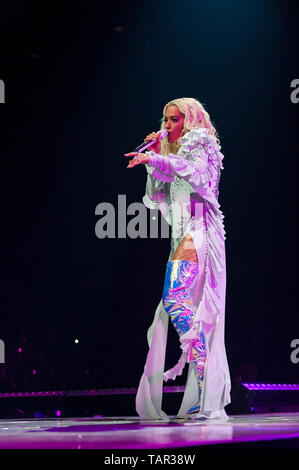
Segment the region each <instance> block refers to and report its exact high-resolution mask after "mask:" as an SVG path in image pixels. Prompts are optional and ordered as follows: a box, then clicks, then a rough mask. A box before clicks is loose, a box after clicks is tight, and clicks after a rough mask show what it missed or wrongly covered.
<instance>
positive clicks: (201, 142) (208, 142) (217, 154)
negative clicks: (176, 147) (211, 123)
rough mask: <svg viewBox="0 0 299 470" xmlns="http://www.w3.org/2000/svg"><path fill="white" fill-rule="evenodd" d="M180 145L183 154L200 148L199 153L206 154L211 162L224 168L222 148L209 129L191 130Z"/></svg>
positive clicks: (181, 140)
mask: <svg viewBox="0 0 299 470" xmlns="http://www.w3.org/2000/svg"><path fill="white" fill-rule="evenodd" d="M180 145H181V148H180V150H181V151H182V153H185V152H190V151H192V150H193V149H196V148H198V149H199V153H201V152H204V153H205V154H207V155H208V157H209V160H210V161H214V162H215V163H218V164H219V165H220V166H221V167H222V168H223V166H222V160H223V158H224V156H223V154H222V153H221V151H220V150H221V146H220V145H219V144H218V143H217V139H216V137H215V136H213V135H212V134H210V131H209V129H207V128H205V127H201V128H198V129H191V130H190V131H188V132H187V133H186V134H185V135H184V136H183V137H182V138H181V139H180Z"/></svg>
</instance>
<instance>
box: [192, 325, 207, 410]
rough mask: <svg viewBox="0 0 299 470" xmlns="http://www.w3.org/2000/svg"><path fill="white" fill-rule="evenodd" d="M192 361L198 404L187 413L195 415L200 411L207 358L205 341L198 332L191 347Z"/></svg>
mask: <svg viewBox="0 0 299 470" xmlns="http://www.w3.org/2000/svg"><path fill="white" fill-rule="evenodd" d="M191 358H192V361H193V362H194V364H195V375H196V380H197V384H198V403H197V404H196V405H195V406H193V407H192V408H190V410H189V411H188V413H197V412H198V411H200V403H201V398H202V391H203V384H204V372H205V363H206V358H207V352H206V341H205V336H204V333H203V331H200V334H199V338H198V339H196V341H195V342H194V343H193V345H192V356H191Z"/></svg>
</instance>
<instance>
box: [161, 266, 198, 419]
mask: <svg viewBox="0 0 299 470" xmlns="http://www.w3.org/2000/svg"><path fill="white" fill-rule="evenodd" d="M198 272H199V268H198V264H197V263H194V262H193V261H187V260H181V259H180V260H173V261H168V263H167V266H166V274H165V281H164V288H163V296H162V300H163V306H164V309H165V311H166V312H167V313H168V315H169V316H170V319H171V322H172V324H173V325H174V327H175V329H176V330H177V332H178V334H179V336H182V335H183V334H184V333H187V331H189V329H190V328H191V326H192V321H193V317H194V313H195V312H194V307H193V301H192V298H191V295H190V289H191V287H192V285H193V283H194V281H195V280H196V277H197V275H198ZM192 361H193V362H194V365H195V374H196V379H197V383H198V395H199V396H198V403H197V404H196V405H195V406H194V407H192V408H191V409H190V410H189V411H188V413H196V412H197V411H199V409H200V400H201V395H202V389H203V380H204V366H205V361H206V344H205V337H204V334H203V332H200V335H199V338H198V339H196V341H195V342H194V344H193V347H192Z"/></svg>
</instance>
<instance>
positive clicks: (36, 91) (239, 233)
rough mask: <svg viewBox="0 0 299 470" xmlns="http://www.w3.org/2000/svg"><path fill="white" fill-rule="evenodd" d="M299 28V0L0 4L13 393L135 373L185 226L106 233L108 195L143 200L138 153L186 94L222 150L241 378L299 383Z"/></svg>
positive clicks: (6, 367) (115, 381) (4, 284)
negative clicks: (173, 230)
mask: <svg viewBox="0 0 299 470" xmlns="http://www.w3.org/2000/svg"><path fill="white" fill-rule="evenodd" d="M298 37H299V35H298V14H297V10H296V2H290V1H275V0H272V1H257V0H251V1H242V2H237V1H219V2H206V1H200V0H198V1H188V0H187V1H185V2H181V1H176V0H172V1H168V0H165V1H155V0H153V1H138V2H137V1H130V2H106V3H105V2H104V3H103V2H98V3H97V2H95V3H94V2H92V3H91V2H89V1H85V2H82V3H81V4H74V3H68V2H60V3H59V4H56V5H55V4H54V3H53V2H45V3H41V4H38V3H32V2H11V3H7V2H6V3H5V5H1V15H0V40H1V44H0V50H1V57H0V59H1V61H0V79H2V80H3V81H4V82H5V94H6V103H5V104H2V105H0V118H1V143H0V151H1V171H0V188H1V196H0V201H1V235H0V236H1V238H0V253H1V254H0V259H1V261H0V265H1V273H0V276H1V277H0V309H1V316H0V338H1V339H2V340H3V341H4V342H5V359H6V363H5V364H1V365H0V388H1V390H0V391H1V392H3V391H15V390H16V391H26V390H57V389H61V390H68V389H88V388H94V387H96V388H113V387H136V386H137V385H138V382H139V378H140V376H141V374H142V372H143V367H144V363H145V359H146V354H147V350H148V346H147V340H146V331H147V329H148V327H149V326H150V324H151V322H152V320H153V316H154V313H155V309H156V307H157V305H158V303H159V301H160V298H161V294H162V287H163V279H164V269H165V264H166V262H167V259H168V255H169V250H170V240H169V239H161V238H159V239H150V238H146V239H141V238H137V239H130V238H129V237H126V238H123V239H119V238H115V239H99V238H97V236H96V234H95V224H96V222H97V220H99V216H96V215H95V208H96V206H97V204H99V203H101V202H110V203H111V204H113V205H114V206H115V210H116V214H117V198H118V195H121V194H123V195H126V200H127V206H129V204H131V203H132V202H141V201H142V196H143V195H144V189H145V182H146V171H145V168H143V167H136V168H134V169H127V168H126V166H127V163H128V160H127V159H126V158H125V157H123V154H124V153H126V152H128V151H130V150H132V149H133V148H134V147H135V145H137V144H139V143H140V142H141V141H142V140H143V138H144V136H145V135H147V134H148V133H149V132H151V131H154V130H157V129H158V128H159V127H160V122H159V120H160V118H161V117H162V115H161V113H162V108H163V106H164V105H165V103H167V102H168V101H170V100H171V99H173V98H179V97H184V96H191V97H195V98H197V99H199V100H200V101H201V102H202V103H203V104H204V106H205V107H206V109H207V110H208V112H209V113H210V116H211V119H212V122H213V123H214V125H215V127H216V129H217V130H218V133H219V137H220V140H221V146H222V152H223V154H224V156H225V158H224V161H223V164H224V170H223V172H222V178H221V185H220V196H219V202H220V204H221V209H222V211H223V213H224V215H225V219H224V222H225V230H226V237H227V239H226V256H227V298H226V337H225V341H226V348H227V355H228V361H229V366H230V371H231V376H232V381H234V380H235V379H236V378H237V377H238V374H241V376H242V380H244V381H256V382H262V383H263V382H267V383H275V382H277V383H295V382H298V368H299V364H293V363H292V362H291V360H290V354H291V351H292V349H291V347H290V344H291V341H292V340H293V339H295V338H298V337H299V330H298V300H297V299H298V249H297V241H298V235H297V233H298V232H297V229H296V226H297V191H296V189H297V180H298V174H297V169H298V165H297V158H298V155H299V153H298V113H299V104H295V103H292V102H291V99H290V95H291V92H292V88H291V86H290V84H291V81H292V80H293V79H296V78H299V70H298ZM147 211H148V212H149V210H147ZM148 216H149V214H148ZM131 218H132V216H127V221H129V220H130V219H131ZM76 338H77V339H78V340H79V342H78V343H75V339H76ZM19 348H21V349H22V352H19ZM178 357H179V348H178V340H177V337H176V334H175V332H174V331H173V329H172V327H171V325H170V328H169V342H168V350H167V362H166V367H168V366H169V367H171V366H173V365H174V363H175V362H176V360H177V359H178ZM239 377H240V375H239ZM176 383H178V384H180V383H184V376H183V377H180V378H179V379H178V381H177V382H176ZM170 385H171V384H170Z"/></svg>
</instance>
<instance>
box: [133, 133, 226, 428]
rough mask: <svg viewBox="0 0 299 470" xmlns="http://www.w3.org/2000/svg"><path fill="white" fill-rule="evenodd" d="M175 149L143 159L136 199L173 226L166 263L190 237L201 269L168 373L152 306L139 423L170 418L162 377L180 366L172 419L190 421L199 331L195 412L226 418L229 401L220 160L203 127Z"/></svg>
mask: <svg viewBox="0 0 299 470" xmlns="http://www.w3.org/2000/svg"><path fill="white" fill-rule="evenodd" d="M180 144H181V147H180V149H179V151H178V153H177V155H173V154H169V155H168V156H163V155H158V154H156V153H155V152H153V151H150V152H147V154H148V155H149V156H150V162H149V163H148V164H147V165H146V169H147V173H148V174H147V182H146V191H145V196H144V197H143V202H144V204H145V205H146V206H147V207H148V208H150V209H156V208H159V209H160V211H161V213H162V215H163V217H164V218H165V219H166V220H167V222H168V223H169V224H170V225H171V227H172V234H171V250H170V254H169V258H168V260H169V261H170V260H171V258H172V256H173V254H174V252H175V250H176V248H177V246H178V245H179V243H180V242H181V241H182V239H183V238H184V236H185V235H186V234H187V233H189V234H190V235H191V236H192V238H193V242H194V246H195V249H196V251H197V255H198V261H199V264H201V266H204V269H203V275H201V276H199V277H198V281H197V283H196V285H195V287H194V292H193V294H194V299H195V301H194V302H195V305H194V308H195V315H194V320H193V324H192V328H191V329H190V330H189V331H188V332H187V333H186V334H184V335H182V336H181V337H180V339H179V341H180V343H181V344H180V347H181V349H182V355H181V358H180V360H179V362H178V363H177V364H176V365H175V366H174V367H173V368H172V369H171V370H169V371H167V372H164V365H165V351H166V342H167V332H168V322H169V316H168V314H167V313H166V311H165V309H164V307H163V303H162V299H161V301H160V303H159V305H158V307H157V309H156V312H155V317H154V321H153V323H152V325H151V326H150V328H149V330H148V333H147V339H148V345H149V352H148V355H147V359H146V364H145V367H144V372H143V375H142V377H141V380H140V383H139V387H138V391H137V395H136V410H137V413H138V414H139V416H140V418H141V419H164V420H168V419H169V418H168V416H167V415H166V413H165V412H164V411H163V410H162V409H161V405H162V393H163V380H164V381H167V380H169V379H175V377H176V376H177V375H180V374H181V373H182V370H183V368H184V366H185V364H186V363H187V362H188V363H189V371H188V378H187V383H186V387H185V392H184V396H183V400H182V404H181V407H180V410H179V412H178V416H180V417H190V415H188V414H187V411H188V410H189V409H190V408H191V407H192V406H193V405H194V403H195V402H196V400H197V395H198V385H197V382H196V377H195V373H194V367H193V364H192V362H191V360H190V350H191V346H192V340H194V338H196V337H198V331H203V332H204V334H205V338H206V345H207V360H206V365H205V377H204V388H203V397H202V404H201V410H200V414H199V415H200V416H205V417H212V418H213V417H218V416H220V417H223V416H226V413H225V411H224V407H225V406H226V405H227V404H229V403H230V389H231V382H230V373H229V368H228V363H227V357H226V350H225V343H224V328H225V293H226V260H225V231H224V226H223V218H224V216H223V214H222V212H221V210H220V209H219V207H220V205H219V203H218V193H219V190H218V187H219V180H220V170H221V169H223V165H222V159H223V155H222V153H221V152H220V149H221V147H220V146H219V145H218V144H217V141H216V139H215V137H213V136H211V135H210V134H209V132H208V130H207V129H204V128H203V129H195V130H191V131H189V132H188V133H187V134H186V135H185V136H184V137H183V138H181V140H180ZM203 253H204V257H203Z"/></svg>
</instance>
